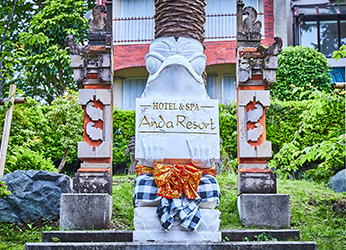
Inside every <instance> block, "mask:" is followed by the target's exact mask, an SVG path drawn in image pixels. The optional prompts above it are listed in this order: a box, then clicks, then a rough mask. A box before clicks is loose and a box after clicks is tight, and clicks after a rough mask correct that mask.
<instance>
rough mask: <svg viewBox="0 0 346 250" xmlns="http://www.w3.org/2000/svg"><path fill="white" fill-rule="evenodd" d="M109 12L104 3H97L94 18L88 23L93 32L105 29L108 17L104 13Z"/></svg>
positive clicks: (93, 13) (93, 12)
mask: <svg viewBox="0 0 346 250" xmlns="http://www.w3.org/2000/svg"><path fill="white" fill-rule="evenodd" d="M102 13H107V7H106V6H104V5H96V6H95V7H94V8H93V11H92V17H93V18H92V19H90V20H89V22H88V25H89V28H90V31H91V32H94V31H105V30H106V23H107V19H106V18H105V17H104V16H103V15H102Z"/></svg>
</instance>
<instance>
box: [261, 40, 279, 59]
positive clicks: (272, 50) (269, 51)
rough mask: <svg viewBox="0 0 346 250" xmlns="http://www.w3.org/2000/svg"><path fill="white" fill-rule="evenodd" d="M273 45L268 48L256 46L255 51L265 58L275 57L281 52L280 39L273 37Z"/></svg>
mask: <svg viewBox="0 0 346 250" xmlns="http://www.w3.org/2000/svg"><path fill="white" fill-rule="evenodd" d="M274 41H275V42H274V43H273V44H271V45H270V46H269V48H265V47H263V45H260V46H258V48H257V50H258V51H259V52H261V54H263V55H266V56H277V55H279V54H280V52H281V51H282V38H281V37H278V36H277V37H274Z"/></svg>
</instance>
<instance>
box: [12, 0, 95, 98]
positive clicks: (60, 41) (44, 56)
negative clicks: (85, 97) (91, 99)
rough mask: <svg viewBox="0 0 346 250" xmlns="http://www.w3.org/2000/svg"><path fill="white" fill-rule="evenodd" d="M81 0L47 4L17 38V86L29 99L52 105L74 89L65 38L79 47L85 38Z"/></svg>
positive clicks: (52, 0) (83, 11)
mask: <svg viewBox="0 0 346 250" xmlns="http://www.w3.org/2000/svg"><path fill="white" fill-rule="evenodd" d="M89 7H91V6H90V5H89V6H88V4H87V3H85V1H81V0H77V1H75V0H47V1H46V2H45V5H44V8H43V9H42V10H40V12H39V13H37V14H36V15H34V16H33V19H32V21H31V22H30V26H29V30H28V32H26V31H24V32H22V33H21V34H20V36H19V38H20V42H21V43H22V45H23V48H24V56H23V58H22V60H21V64H22V65H23V68H22V71H21V77H20V78H18V79H17V81H16V84H17V86H18V87H19V88H20V89H22V90H23V91H24V92H25V93H26V94H27V95H28V96H31V97H33V98H36V99H40V100H44V101H45V102H47V103H51V102H52V101H53V100H54V99H55V98H56V97H58V96H63V94H64V92H65V90H66V88H67V87H69V88H71V89H76V88H77V84H76V83H75V82H73V79H72V73H73V71H72V69H71V67H70V57H69V54H68V52H67V51H66V50H65V47H66V45H65V37H66V36H67V35H70V34H73V35H74V36H75V38H76V39H77V40H78V42H79V43H83V42H84V41H85V39H86V37H87V29H88V26H87V20H86V19H85V18H84V17H83V16H84V14H85V13H86V11H87V10H88V8H89Z"/></svg>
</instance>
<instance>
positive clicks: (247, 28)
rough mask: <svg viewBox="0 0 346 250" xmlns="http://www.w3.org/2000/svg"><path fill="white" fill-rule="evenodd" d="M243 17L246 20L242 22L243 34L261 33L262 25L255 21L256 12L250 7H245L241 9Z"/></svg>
mask: <svg viewBox="0 0 346 250" xmlns="http://www.w3.org/2000/svg"><path fill="white" fill-rule="evenodd" d="M243 15H247V18H245V19H244V21H243V32H244V33H261V28H262V23H261V21H259V20H256V19H257V11H256V9H255V8H254V7H252V6H247V7H245V8H244V9H243Z"/></svg>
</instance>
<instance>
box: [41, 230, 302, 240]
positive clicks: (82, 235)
mask: <svg viewBox="0 0 346 250" xmlns="http://www.w3.org/2000/svg"><path fill="white" fill-rule="evenodd" d="M263 232H264V233H265V234H266V235H267V236H268V235H271V237H272V238H276V239H277V240H281V241H282V240H299V230H221V235H222V236H221V238H222V239H225V238H226V237H227V238H228V240H229V241H243V239H244V238H245V237H247V238H248V239H249V240H250V241H253V240H255V236H257V235H260V234H262V233H263ZM132 235H133V231H114V230H113V231H47V232H43V233H42V242H132V239H133V238H132Z"/></svg>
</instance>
